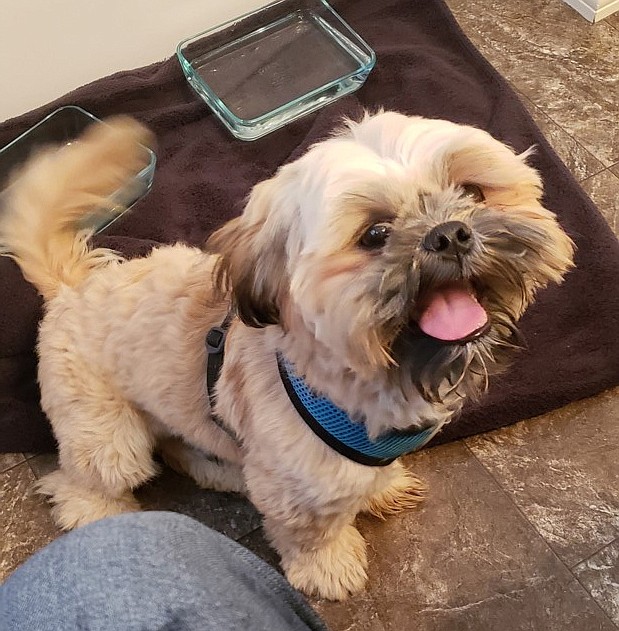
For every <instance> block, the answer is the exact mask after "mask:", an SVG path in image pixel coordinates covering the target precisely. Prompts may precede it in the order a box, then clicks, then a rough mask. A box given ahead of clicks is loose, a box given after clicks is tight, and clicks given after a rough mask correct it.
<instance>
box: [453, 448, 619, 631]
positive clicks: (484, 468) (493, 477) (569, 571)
mask: <svg viewBox="0 0 619 631" xmlns="http://www.w3.org/2000/svg"><path fill="white" fill-rule="evenodd" d="M458 442H462V443H463V444H464V446H465V447H466V449H467V450H468V451H469V453H470V454H471V455H472V456H473V458H474V459H475V461H476V462H477V464H478V465H479V466H480V467H481V468H482V469H483V470H484V471H485V472H486V473H487V474H488V475H489V476H490V477H491V478H492V480H493V481H494V483H495V484H496V485H497V487H498V488H499V489H500V490H501V492H502V493H503V495H504V496H505V497H506V498H507V499H508V500H509V502H510V503H511V504H512V506H514V508H515V509H516V510H517V511H518V513H519V514H520V515H521V517H522V518H523V519H524V520H525V521H526V522H527V523H528V524H529V526H531V528H532V529H533V531H534V532H535V534H536V535H537V537H538V538H539V539H541V540H542V541H543V542H544V544H545V545H546V547H547V548H548V549H549V550H550V552H551V553H552V554H553V556H554V557H555V558H556V560H557V561H559V563H560V564H561V565H562V566H563V567H564V568H565V569H566V570H567V572H568V573H569V574H570V576H571V577H572V579H573V580H575V581H576V582H577V583H578V584H579V585H580V586H581V588H582V589H583V590H584V591H585V593H586V594H587V596H588V597H589V599H590V600H591V601H593V603H595V606H596V607H597V608H598V609H599V611H600V612H601V613H602V615H603V616H604V617H605V618H606V619H607V620H608V621H609V622H610V623H611V624H612V625H613V626H614V627H615V628H616V629H619V626H618V625H616V624H615V622H614V621H613V620H612V618H611V617H610V616H609V615H608V613H607V612H606V611H605V610H604V609H603V608H602V606H601V605H600V603H599V602H598V601H597V599H596V598H595V597H594V596H593V594H591V592H590V591H589V590H588V589H587V588H586V587H585V586H584V585H583V584H582V582H581V581H580V579H579V578H578V576H576V574H574V572H573V571H572V567H576V566H577V565H579V564H580V563H583V562H584V561H586V560H587V559H589V558H591V556H594V555H595V554H597V553H599V552H600V550H603V549H604V548H606V547H607V546H609V545H611V543H613V542H614V541H616V539H613V541H611V542H610V543H607V544H605V545H604V546H602V548H600V550H597V552H595V553H594V554H592V555H590V556H588V557H587V558H586V559H583V560H582V561H579V562H578V563H576V564H575V565H574V566H572V567H570V566H569V565H568V564H567V563H566V562H565V561H564V560H563V559H562V558H561V557H560V556H559V555H558V554H557V552H556V550H555V549H554V548H553V547H552V545H551V544H550V542H548V541H547V540H546V539H545V537H544V536H543V535H542V533H541V532H540V531H539V530H538V529H537V527H536V526H535V524H534V523H533V522H532V521H531V520H530V519H529V518H528V517H527V515H526V514H525V512H524V511H523V510H522V508H521V507H520V506H519V505H518V504H517V503H516V501H515V500H514V498H513V497H512V495H511V493H509V492H508V490H507V489H506V488H505V487H504V486H503V485H502V484H501V482H500V481H499V480H498V479H497V477H496V476H495V475H494V473H493V472H492V471H491V470H490V469H489V468H488V467H487V466H486V465H485V464H484V463H483V462H482V461H481V460H480V459H479V458H478V457H477V456H476V455H475V452H474V451H473V450H472V449H471V448H470V447H469V446H468V445H467V444H466V442H465V440H462V441H458Z"/></svg>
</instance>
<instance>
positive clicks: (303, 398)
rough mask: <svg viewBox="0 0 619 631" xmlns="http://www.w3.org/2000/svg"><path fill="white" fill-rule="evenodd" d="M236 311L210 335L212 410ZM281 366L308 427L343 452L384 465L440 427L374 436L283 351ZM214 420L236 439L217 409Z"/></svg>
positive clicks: (418, 445)
mask: <svg viewBox="0 0 619 631" xmlns="http://www.w3.org/2000/svg"><path fill="white" fill-rule="evenodd" d="M232 319H233V315H232V313H229V314H228V315H227V316H226V319H225V320H224V321H223V322H222V324H221V326H214V327H213V328H212V329H210V330H209V331H208V333H207V336H206V349H207V357H208V360H207V371H206V374H207V379H206V383H207V390H208V394H209V399H210V401H211V410H214V409H215V404H216V397H215V385H216V383H217V380H218V379H219V375H220V373H221V369H222V366H223V362H224V347H225V342H226V336H227V333H228V328H229V326H230V324H231V322H232ZM277 366H278V368H279V374H280V377H281V379H282V383H283V384H284V388H285V390H286V392H287V394H288V397H289V399H290V401H291V402H292V404H293V405H294V407H295V409H296V410H297V412H298V413H299V416H300V417H301V418H302V419H303V420H304V421H305V423H306V424H307V425H308V427H309V428H310V429H311V430H312V431H313V432H314V434H316V436H318V437H319V438H320V439H321V440H322V441H323V442H325V443H326V444H327V445H329V447H331V448H332V449H334V450H335V451H337V452H338V453H339V454H341V455H342V456H344V457H346V458H348V459H349V460H353V461H354V462H358V463H359V464H363V465H368V466H371V467H383V466H385V465H388V464H390V463H391V462H393V461H394V460H395V459H396V458H399V457H400V456H403V455H404V454H408V453H411V452H412V451H416V450H417V449H420V448H421V447H423V446H424V445H425V444H426V443H427V442H428V441H430V439H432V438H433V437H434V435H435V434H436V433H437V432H438V430H439V427H440V426H439V425H436V426H433V427H429V428H427V429H424V430H420V431H411V432H389V433H388V434H383V435H381V436H379V437H378V438H377V439H376V440H370V438H369V437H368V433H367V429H366V427H365V425H364V424H363V423H355V422H353V421H351V419H350V417H349V416H348V414H347V413H346V412H344V410H342V409H341V408H338V407H337V406H336V405H335V404H333V403H332V402H331V401H329V399H325V398H324V397H320V396H318V395H317V394H316V393H315V392H313V391H312V390H311V388H310V387H309V386H308V385H307V384H306V383H305V381H304V380H303V378H302V377H299V376H298V375H297V374H295V372H294V367H293V365H292V364H291V363H290V362H289V361H288V360H287V359H286V358H285V357H283V355H281V354H280V353H278V354H277ZM211 420H212V421H213V422H214V423H216V424H217V425H219V427H221V429H223V430H224V431H225V432H227V433H228V434H229V435H230V436H231V437H232V438H233V439H235V440H236V436H235V435H234V432H232V430H230V429H229V428H228V427H227V426H226V424H225V423H224V422H223V420H222V419H220V418H219V417H218V416H217V415H216V414H214V413H213V412H212V413H211Z"/></svg>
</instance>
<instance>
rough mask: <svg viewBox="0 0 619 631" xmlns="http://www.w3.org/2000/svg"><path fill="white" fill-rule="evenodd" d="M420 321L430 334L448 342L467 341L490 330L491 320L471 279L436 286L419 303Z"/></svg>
mask: <svg viewBox="0 0 619 631" xmlns="http://www.w3.org/2000/svg"><path fill="white" fill-rule="evenodd" d="M415 320H416V322H417V325H418V326H419V328H420V329H421V331H423V333H425V334H426V335H429V336H430V337H433V338H435V339H437V340H440V341H442V342H445V343H448V344H463V343H466V342H470V341H472V340H474V339H477V338H479V337H481V336H482V335H484V334H485V333H487V331H488V329H489V328H490V320H489V318H488V314H487V312H486V310H485V309H484V308H483V307H482V305H481V304H480V302H479V300H478V294H477V292H476V291H475V288H474V287H473V285H472V284H471V283H470V282H469V281H465V280H462V281H457V282H452V283H448V284H445V285H440V286H439V287H433V288H432V289H430V290H428V291H427V292H425V293H424V295H423V297H422V298H421V301H420V303H418V309H417V314H416V317H415Z"/></svg>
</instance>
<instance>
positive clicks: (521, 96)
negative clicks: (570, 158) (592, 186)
mask: <svg viewBox="0 0 619 631" xmlns="http://www.w3.org/2000/svg"><path fill="white" fill-rule="evenodd" d="M508 83H509V85H510V86H511V87H512V89H513V90H514V92H516V94H517V95H518V98H519V99H520V100H521V101H522V100H524V101H526V102H528V103H530V104H531V105H532V106H533V107H534V108H535V109H536V110H538V111H539V112H540V113H541V115H542V116H544V117H545V118H547V119H548V120H549V121H550V122H551V123H552V124H553V125H556V126H557V127H558V128H559V129H560V130H561V131H562V132H563V133H564V134H566V135H567V136H568V137H569V138H571V139H572V140H573V141H574V142H575V143H576V144H577V145H578V146H579V147H580V148H581V149H582V150H583V151H585V152H586V153H587V154H588V155H589V156H590V157H592V158H593V159H594V160H596V161H597V162H599V163H600V165H601V167H602V168H601V169H600V170H599V171H596V172H595V173H590V174H589V175H587V177H585V178H578V177H577V176H576V174H575V173H572V176H573V177H574V179H575V180H576V181H577V182H579V183H581V184H582V183H583V182H584V181H585V180H588V179H589V178H591V177H594V176H596V175H599V174H600V173H603V172H604V171H607V170H608V169H611V168H612V167H614V166H615V165H614V164H611V165H610V166H606V165H605V164H604V163H603V162H602V161H601V160H600V159H599V158H598V157H597V156H596V155H595V154H594V153H593V152H592V151H591V150H590V149H589V147H587V146H586V145H584V144H583V143H582V142H581V141H580V140H579V139H578V138H576V137H575V136H574V135H573V134H571V133H570V132H569V131H568V130H567V129H565V127H563V125H561V123H559V122H557V121H556V120H555V119H554V118H553V117H552V116H550V114H548V112H546V111H545V110H544V109H543V108H542V107H540V106H539V105H538V104H537V103H535V102H534V101H533V100H532V99H531V98H529V97H528V96H527V95H526V94H525V93H524V92H523V91H522V90H521V89H520V88H519V87H518V85H517V84H516V83H514V82H513V81H511V80H509V81H508ZM523 105H524V103H523ZM525 108H526V106H525ZM531 118H533V117H531ZM533 122H534V123H535V124H536V125H537V122H536V121H535V120H534V121H533ZM544 136H546V134H544ZM546 138H547V137H546ZM547 140H548V142H549V143H550V145H551V147H552V148H553V149H554V151H555V153H556V154H557V155H558V156H559V158H560V159H561V161H562V162H563V163H564V164H565V160H563V158H561V156H560V155H559V152H558V151H557V149H556V148H555V147H554V145H553V144H552V143H551V142H550V140H549V139H548V138H547ZM617 164H619V162H618V163H617Z"/></svg>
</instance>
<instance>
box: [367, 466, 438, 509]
mask: <svg viewBox="0 0 619 631" xmlns="http://www.w3.org/2000/svg"><path fill="white" fill-rule="evenodd" d="M381 474H382V475H381V476H380V477H378V478H377V482H378V489H377V490H376V491H375V492H374V494H373V495H371V496H370V497H369V498H368V499H367V501H366V503H365V505H364V506H363V508H362V509H361V510H362V511H363V512H367V513H370V514H372V515H374V516H375V517H379V518H381V519H385V518H386V517H387V516H389V515H395V514H397V513H400V512H401V511H404V510H408V509H410V508H414V507H415V506H417V504H419V503H420V502H422V501H423V499H424V495H425V491H426V486H425V484H424V483H423V482H422V481H421V480H420V479H419V478H417V477H415V476H414V475H413V474H412V473H411V472H410V471H408V469H406V468H405V467H404V465H403V464H402V463H401V462H400V461H398V460H396V461H395V462H394V463H392V464H390V465H389V466H388V467H385V468H384V469H383V471H382V472H381Z"/></svg>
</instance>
